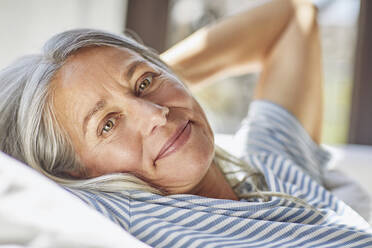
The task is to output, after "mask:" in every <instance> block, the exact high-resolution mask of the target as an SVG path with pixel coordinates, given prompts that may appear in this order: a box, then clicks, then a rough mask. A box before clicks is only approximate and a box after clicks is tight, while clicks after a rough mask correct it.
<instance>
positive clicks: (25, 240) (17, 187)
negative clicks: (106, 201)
mask: <svg viewBox="0 0 372 248" xmlns="http://www.w3.org/2000/svg"><path fill="white" fill-rule="evenodd" d="M0 230H1V231H0V247H5V246H6V247H38V248H42V247H53V248H58V247H69V248H72V247H79V248H82V247H148V246H147V245H145V244H143V243H142V242H140V241H138V240H136V239H135V238H134V237H132V236H131V235H130V234H129V233H127V232H125V231H124V230H123V229H121V228H120V227H119V226H117V225H116V224H114V223H112V222H111V221H110V220H109V219H106V217H104V216H102V215H100V214H99V213H98V212H96V211H95V210H93V209H91V208H89V207H88V206H87V205H85V204H84V203H83V202H82V201H81V200H79V199H77V198H75V197H74V196H73V195H71V194H70V193H68V192H67V191H65V190H64V189H62V188H61V187H59V186H58V185H57V184H56V183H54V182H52V181H51V180H49V179H47V178H46V177H45V176H42V175H41V174H39V173H37V172H36V171H34V170H33V169H31V168H29V167H27V166H25V165H23V164H22V163H20V162H18V161H16V160H15V159H13V158H11V157H9V156H7V155H5V154H4V153H2V152H0Z"/></svg>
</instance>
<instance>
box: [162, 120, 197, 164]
mask: <svg viewBox="0 0 372 248" xmlns="http://www.w3.org/2000/svg"><path fill="white" fill-rule="evenodd" d="M190 133H191V122H190V121H187V122H186V123H185V124H184V125H182V126H180V127H179V128H178V129H177V131H176V132H175V134H174V135H173V136H172V137H171V138H170V139H169V140H168V141H167V142H166V143H165V144H164V146H163V147H162V148H161V150H160V152H159V154H158V156H157V157H156V159H155V161H157V160H159V159H162V158H164V157H166V156H168V155H170V154H172V153H174V152H176V151H177V150H179V149H180V148H181V147H182V146H183V145H184V144H185V143H186V142H187V140H188V139H189V137H190Z"/></svg>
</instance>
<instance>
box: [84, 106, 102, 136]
mask: <svg viewBox="0 0 372 248" xmlns="http://www.w3.org/2000/svg"><path fill="white" fill-rule="evenodd" d="M105 106H106V101H105V100H99V101H98V102H96V104H95V105H94V107H93V108H92V109H90V110H89V111H88V113H87V115H86V116H85V117H84V120H83V132H84V135H86V132H87V125H88V122H89V121H90V120H91V119H92V117H93V116H94V115H95V114H96V113H98V112H99V111H102V110H103V108H104V107H105Z"/></svg>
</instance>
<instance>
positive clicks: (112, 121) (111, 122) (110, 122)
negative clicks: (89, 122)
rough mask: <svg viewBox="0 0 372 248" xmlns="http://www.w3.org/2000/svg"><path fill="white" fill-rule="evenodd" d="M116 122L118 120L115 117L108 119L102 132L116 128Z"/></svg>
mask: <svg viewBox="0 0 372 248" xmlns="http://www.w3.org/2000/svg"><path fill="white" fill-rule="evenodd" d="M115 123H116V120H115V119H114V118H110V119H108V120H107V121H106V123H105V125H104V126H103V128H102V131H101V134H103V133H108V132H110V131H111V130H112V129H113V128H114V126H115Z"/></svg>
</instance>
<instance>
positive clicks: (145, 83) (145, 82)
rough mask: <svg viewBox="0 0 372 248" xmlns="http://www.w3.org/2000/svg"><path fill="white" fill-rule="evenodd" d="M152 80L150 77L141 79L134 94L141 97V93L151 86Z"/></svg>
mask: <svg viewBox="0 0 372 248" xmlns="http://www.w3.org/2000/svg"><path fill="white" fill-rule="evenodd" d="M153 78H154V77H153V76H152V75H149V76H147V77H145V78H144V79H142V80H141V81H140V82H139V84H138V86H137V88H138V89H137V92H136V94H137V95H141V93H142V92H143V91H144V90H146V89H147V88H148V87H149V86H150V85H151V83H152V80H153Z"/></svg>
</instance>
